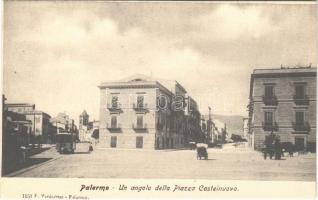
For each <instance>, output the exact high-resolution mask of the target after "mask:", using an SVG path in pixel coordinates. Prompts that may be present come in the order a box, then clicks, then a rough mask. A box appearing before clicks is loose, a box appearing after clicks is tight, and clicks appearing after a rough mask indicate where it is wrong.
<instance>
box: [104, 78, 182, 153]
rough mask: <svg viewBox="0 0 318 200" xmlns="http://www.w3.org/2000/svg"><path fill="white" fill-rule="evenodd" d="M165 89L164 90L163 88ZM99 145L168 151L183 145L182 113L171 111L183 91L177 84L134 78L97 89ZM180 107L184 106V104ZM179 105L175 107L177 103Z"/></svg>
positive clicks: (110, 83) (108, 83)
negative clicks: (98, 90) (98, 93)
mask: <svg viewBox="0 0 318 200" xmlns="http://www.w3.org/2000/svg"><path fill="white" fill-rule="evenodd" d="M164 85H165V86H164ZM99 88H100V127H99V145H100V146H102V147H107V148H143V149H168V148H182V147H184V144H185V128H186V124H185V123H186V121H185V114H184V109H180V110H175V109H172V108H173V107H174V106H176V104H178V103H174V98H175V97H176V96H178V97H179V98H181V99H184V97H185V94H186V91H185V89H184V88H183V87H182V86H181V85H180V84H179V83H178V82H177V81H169V82H166V83H162V82H158V81H156V80H152V79H151V78H149V77H146V76H143V75H136V76H133V77H130V78H128V79H125V80H122V81H118V82H106V83H102V84H101V85H100V86H99ZM180 102H182V103H181V105H182V107H183V106H185V104H184V102H185V101H183V100H182V101H180ZM180 102H179V103H180Z"/></svg>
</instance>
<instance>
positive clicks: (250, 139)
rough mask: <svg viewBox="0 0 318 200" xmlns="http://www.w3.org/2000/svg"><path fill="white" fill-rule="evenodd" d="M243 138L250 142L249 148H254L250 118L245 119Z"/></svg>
mask: <svg viewBox="0 0 318 200" xmlns="http://www.w3.org/2000/svg"><path fill="white" fill-rule="evenodd" d="M243 138H244V139H246V140H247V141H248V146H249V147H252V137H251V134H249V129H248V117H244V118H243Z"/></svg>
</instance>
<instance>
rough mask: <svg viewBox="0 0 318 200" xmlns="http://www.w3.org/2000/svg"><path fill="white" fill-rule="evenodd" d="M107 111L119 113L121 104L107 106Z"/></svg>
mask: <svg viewBox="0 0 318 200" xmlns="http://www.w3.org/2000/svg"><path fill="white" fill-rule="evenodd" d="M107 109H108V110H109V111H110V112H120V111H121V104H120V103H117V104H109V103H108V104H107Z"/></svg>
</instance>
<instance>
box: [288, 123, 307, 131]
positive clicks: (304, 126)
mask: <svg viewBox="0 0 318 200" xmlns="http://www.w3.org/2000/svg"><path fill="white" fill-rule="evenodd" d="M292 124H293V129H294V130H295V131H297V132H309V131H310V125H309V123H308V122H302V123H298V122H293V123H292Z"/></svg>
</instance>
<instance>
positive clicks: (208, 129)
mask: <svg viewBox="0 0 318 200" xmlns="http://www.w3.org/2000/svg"><path fill="white" fill-rule="evenodd" d="M208 108H209V120H208V121H207V135H208V143H210V141H211V124H212V123H211V107H210V106H209V107H208Z"/></svg>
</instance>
